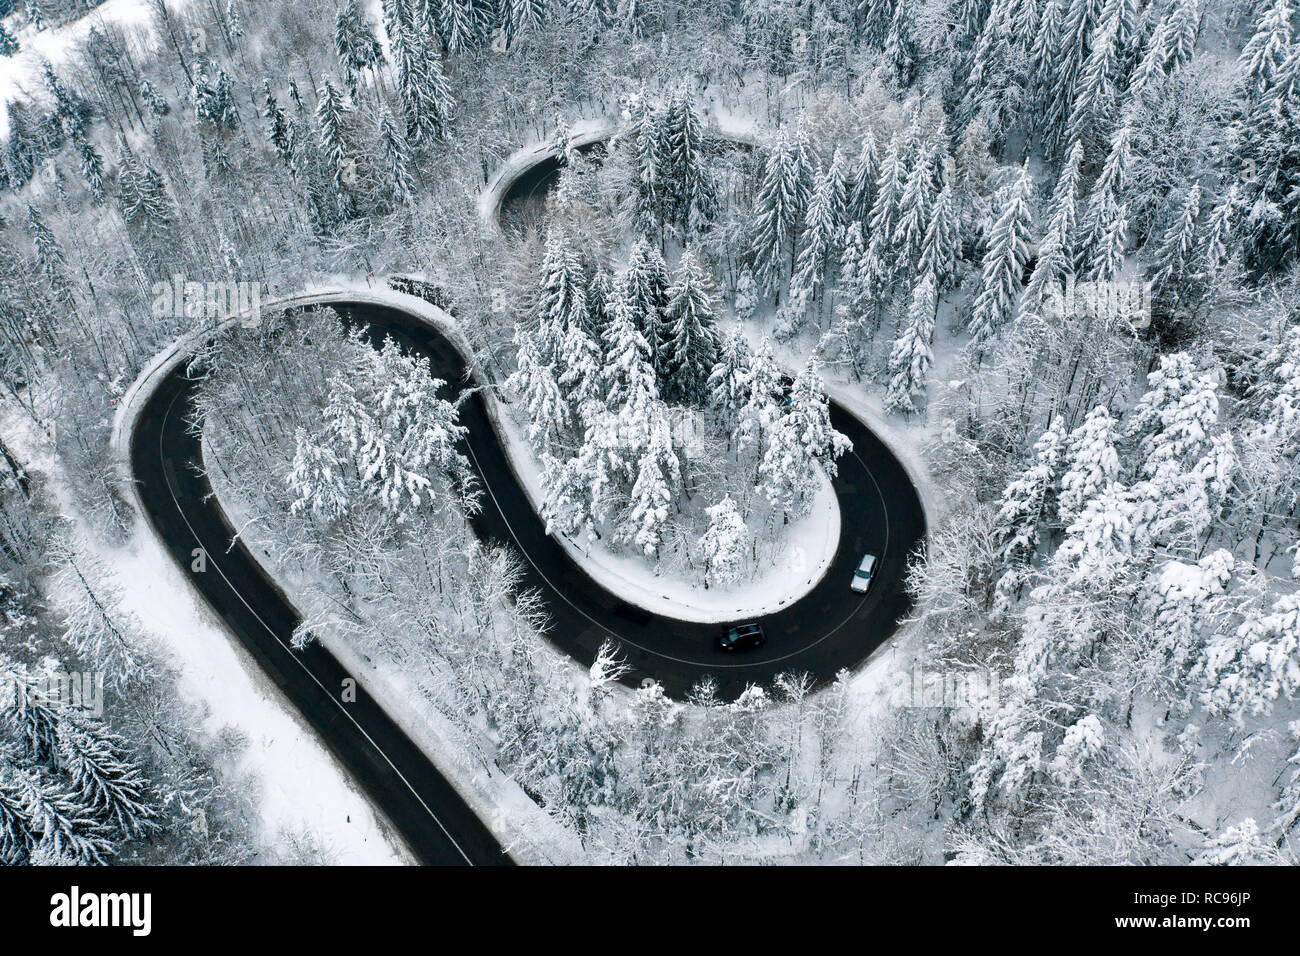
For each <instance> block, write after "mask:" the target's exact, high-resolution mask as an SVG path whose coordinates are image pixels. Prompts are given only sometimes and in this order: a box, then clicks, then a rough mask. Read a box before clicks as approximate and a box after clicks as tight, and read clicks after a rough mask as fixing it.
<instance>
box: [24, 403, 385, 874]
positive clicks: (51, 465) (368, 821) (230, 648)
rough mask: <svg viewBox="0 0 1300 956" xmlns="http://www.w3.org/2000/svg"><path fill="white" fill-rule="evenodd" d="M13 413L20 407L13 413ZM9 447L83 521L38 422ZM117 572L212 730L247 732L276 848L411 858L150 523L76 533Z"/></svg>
mask: <svg viewBox="0 0 1300 956" xmlns="http://www.w3.org/2000/svg"><path fill="white" fill-rule="evenodd" d="M9 411H12V409H9ZM0 428H2V429H3V432H4V436H5V441H6V444H8V445H9V447H10V448H11V449H12V450H13V451H14V452H15V453H16V454H17V455H18V456H19V457H21V458H22V460H23V463H24V466H25V467H27V468H28V469H29V470H31V471H33V472H41V473H43V474H45V475H46V476H47V477H48V479H49V486H50V489H51V491H52V492H53V493H54V494H55V495H56V496H57V498H58V501H59V506H60V510H61V511H62V512H63V513H64V514H66V515H69V516H71V517H73V518H74V519H75V518H76V515H77V504H76V501H75V500H73V497H72V495H71V493H70V492H69V491H68V490H67V485H66V482H65V481H64V480H63V477H62V468H61V465H60V463H59V461H58V459H57V457H56V456H55V455H54V453H53V450H52V449H51V448H50V447H49V444H48V442H47V440H46V439H45V437H44V436H43V435H41V434H40V432H39V430H38V429H37V428H35V426H33V425H32V423H31V421H30V419H26V418H23V417H21V416H19V415H17V414H12V415H5V416H3V418H2V419H0ZM77 540H78V545H79V546H80V547H85V548H87V549H90V550H93V552H94V554H95V557H96V558H98V559H99V560H100V562H101V563H102V564H103V565H104V566H105V567H106V568H108V569H110V570H111V572H112V575H113V578H114V584H115V585H116V586H117V588H118V589H120V592H121V596H122V597H121V603H120V610H121V611H122V612H123V613H124V614H126V615H127V616H131V617H134V618H135V619H136V620H138V621H139V622H140V625H141V627H142V629H143V631H144V632H145V634H146V635H148V636H149V637H151V638H153V639H154V640H155V641H156V644H157V646H158V647H159V648H161V649H162V650H163V652H164V653H165V654H166V656H167V658H168V663H170V664H171V665H172V666H174V667H175V668H176V670H177V671H178V672H179V678H178V687H179V689H180V691H181V693H182V694H183V695H184V696H185V698H186V699H187V700H192V701H195V702H197V703H199V704H200V705H202V706H203V708H204V710H205V712H206V715H207V716H206V719H205V721H204V724H203V726H202V728H201V730H202V732H203V733H206V734H209V735H213V736H215V735H216V734H218V733H219V732H221V731H222V730H223V729H225V728H233V729H234V730H236V731H238V732H239V734H240V736H241V737H242V738H243V741H244V746H243V747H242V749H241V751H240V756H239V762H238V763H237V764H236V765H235V766H234V767H232V768H230V769H231V770H232V771H233V772H234V774H235V776H236V778H239V779H244V780H248V781H250V782H251V783H252V784H253V785H254V786H255V787H256V788H257V795H256V806H257V808H258V813H259V817H260V824H261V827H260V829H261V832H260V834H259V836H260V838H261V840H262V842H263V843H264V844H265V846H267V847H269V848H275V847H276V846H277V845H279V844H281V843H283V842H284V839H285V838H286V837H292V838H295V839H299V838H302V837H303V836H304V835H306V836H308V838H309V840H310V841H311V842H315V843H316V844H318V845H319V846H320V847H321V848H322V849H323V850H324V851H325V853H326V854H327V856H328V858H329V859H330V860H331V861H332V862H335V863H340V864H352V865H380V864H394V863H402V862H405V860H404V856H403V851H402V850H401V849H399V847H398V845H397V844H396V843H393V842H390V840H389V837H388V835H387V834H386V832H385V829H384V827H383V826H382V825H381V823H380V822H379V819H378V817H377V816H376V815H375V813H374V811H373V810H372V809H371V807H370V805H369V803H368V802H367V800H366V798H365V797H364V796H362V794H361V793H360V792H359V791H358V790H356V788H355V787H354V786H353V785H352V782H351V780H350V778H349V777H348V776H347V774H346V773H345V772H344V771H343V768H342V767H341V766H340V765H339V764H338V763H337V762H336V761H335V760H334V758H333V757H332V756H331V755H330V754H329V752H328V751H327V750H326V749H325V748H324V747H323V746H322V745H321V744H320V742H319V741H317V740H316V738H315V737H314V736H313V735H312V734H310V733H304V732H303V726H302V724H301V723H299V721H298V720H297V718H296V717H295V715H294V713H293V711H292V710H291V709H290V708H289V707H288V706H287V705H286V704H285V702H284V700H283V698H282V697H281V696H280V694H279V692H278V691H277V690H276V689H275V687H274V686H273V685H272V684H271V683H270V681H268V680H267V679H266V677H265V676H263V674H262V672H261V669H260V668H259V667H258V666H257V664H256V663H255V662H254V661H253V660H252V658H251V657H249V656H248V655H247V654H246V653H245V652H244V651H243V649H242V648H239V647H237V646H236V644H235V642H234V641H233V640H231V639H230V638H229V637H228V636H227V635H226V633H225V630H224V628H223V627H222V625H221V623H220V621H219V620H218V619H217V618H216V616H215V615H213V614H212V612H211V610H210V609H209V608H208V607H207V605H206V604H204V603H203V601H202V599H200V598H199V597H198V595H197V594H195V592H194V591H193V590H192V589H191V587H190V585H189V582H188V581H186V580H185V578H184V575H183V574H182V573H181V571H180V570H179V569H178V568H177V566H176V562H175V561H173V560H172V558H171V556H170V555H168V554H167V553H166V552H165V551H163V549H162V547H161V546H160V545H159V544H158V542H157V540H156V539H155V538H154V536H153V534H152V533H151V532H150V531H149V529H148V528H147V526H146V525H145V524H144V523H143V522H141V523H140V524H138V525H137V526H136V530H135V533H134V534H133V535H132V536H131V538H130V539H128V541H127V542H126V544H125V545H123V546H121V547H112V546H109V545H106V544H103V543H101V542H98V541H94V540H92V537H91V536H90V535H86V534H81V535H78V536H77Z"/></svg>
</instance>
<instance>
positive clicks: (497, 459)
mask: <svg viewBox="0 0 1300 956" xmlns="http://www.w3.org/2000/svg"><path fill="white" fill-rule="evenodd" d="M356 299H357V297H353V298H349V297H348V294H347V293H340V295H339V297H338V299H337V300H331V301H329V303H328V304H329V305H330V306H331V307H332V308H334V309H335V310H336V311H338V312H339V314H340V315H342V316H343V318H344V319H345V320H347V321H348V322H350V323H356V324H358V325H361V326H363V327H365V328H366V330H367V334H368V336H369V337H370V338H371V340H372V341H374V342H376V343H377V342H379V341H381V340H382V339H383V338H384V337H385V336H391V337H392V338H393V339H394V340H396V341H397V342H398V343H399V344H401V345H402V346H404V347H405V348H407V349H409V350H411V351H414V352H417V353H418V354H420V355H423V356H426V357H427V358H428V359H429V361H430V365H431V371H432V373H433V374H434V375H435V376H437V377H439V378H441V379H443V380H444V381H446V382H447V383H448V388H447V392H448V394H446V395H445V397H447V398H449V399H451V400H453V401H454V400H456V399H457V398H460V397H462V392H465V391H469V394H468V395H464V396H463V397H464V401H463V402H461V405H460V411H461V421H462V423H463V424H464V425H465V426H466V427H467V429H468V435H467V438H466V440H465V448H464V451H465V453H466V455H467V456H468V457H469V459H470V461H471V463H472V464H473V466H474V468H475V470H476V472H477V477H478V478H479V479H480V481H481V482H482V487H483V490H484V494H483V501H482V504H483V507H482V509H481V511H480V512H479V513H478V514H477V515H476V516H475V518H474V519H473V526H474V530H475V532H476V533H477V534H478V535H479V536H480V538H482V539H483V540H495V541H499V542H504V543H507V544H510V545H512V546H513V547H515V548H516V549H517V550H518V551H519V552H520V553H521V555H522V556H523V557H524V559H525V560H524V566H525V576H524V580H523V582H522V585H523V586H524V587H529V588H536V589H537V590H539V591H540V592H541V593H542V595H543V597H544V598H545V601H546V604H547V608H548V610H549V612H550V616H551V624H552V627H551V631H550V634H549V638H550V640H552V641H553V642H554V643H555V644H556V646H558V647H559V648H560V649H561V650H563V651H564V652H566V653H568V654H569V655H570V656H572V657H573V658H574V659H575V660H576V661H578V662H579V663H581V664H583V665H589V664H590V663H591V661H592V660H593V659H594V657H595V654H596V652H597V650H598V649H599V648H600V646H601V644H603V643H604V642H605V641H606V640H607V639H610V638H613V639H614V640H616V641H617V642H618V644H619V645H620V646H621V648H622V651H623V654H624V657H625V658H626V660H627V663H628V664H629V665H630V666H631V671H630V673H629V674H628V676H627V677H626V678H625V679H626V681H627V682H628V683H630V684H633V685H635V684H637V683H639V682H640V681H642V680H643V679H644V678H646V677H651V678H653V679H655V680H657V681H658V682H659V683H660V684H661V685H663V687H664V688H665V690H666V691H667V692H668V693H669V694H672V695H676V696H681V695H683V694H685V693H686V692H687V691H688V690H689V689H690V687H691V686H692V685H693V684H694V683H695V682H696V681H698V680H699V679H700V678H702V677H705V676H712V677H713V678H714V679H715V680H716V682H717V684H718V689H719V691H720V692H721V693H722V694H723V695H725V696H728V697H734V696H735V695H737V694H739V693H740V691H741V690H743V689H744V687H745V686H746V685H748V684H751V683H763V682H766V681H770V680H771V679H772V678H774V677H775V676H776V675H778V674H780V673H782V672H807V673H809V674H811V675H812V676H813V677H814V678H815V679H816V680H817V682H818V683H819V684H820V683H825V682H827V681H829V680H831V679H833V678H834V676H835V675H836V673H837V672H839V671H840V670H841V669H843V668H853V667H855V666H857V665H858V664H860V663H861V662H862V661H863V660H865V659H866V658H867V657H868V656H869V655H870V654H871V652H872V651H874V650H875V649H876V648H877V647H878V646H880V645H881V644H882V643H883V642H884V641H885V640H887V639H888V638H889V636H890V635H891V634H893V633H894V631H895V630H896V628H897V626H898V622H899V620H900V619H901V618H903V617H904V616H905V615H906V614H907V612H908V611H909V609H910V600H909V597H908V595H907V592H906V589H905V587H904V571H905V567H906V562H907V558H908V556H909V555H910V554H911V553H912V552H913V551H914V550H915V549H916V548H917V547H918V546H920V544H921V543H922V541H923V540H924V537H925V515H924V510H923V507H922V504H921V500H920V498H919V495H918V493H917V490H916V488H915V487H914V485H913V484H912V482H911V480H910V478H909V476H908V473H907V470H906V469H905V468H904V466H903V465H902V463H901V462H899V460H898V459H897V458H895V457H894V455H893V454H892V453H891V452H890V451H889V449H888V448H887V447H886V445H885V444H884V443H883V442H882V441H881V440H880V439H879V438H878V437H877V436H876V435H875V434H874V433H873V432H872V431H871V429H870V428H868V427H867V425H866V424H865V423H863V422H862V421H861V420H860V419H859V418H857V417H856V416H854V415H853V414H851V413H850V412H848V411H847V410H846V409H845V408H843V407H842V406H841V405H839V404H838V403H836V402H833V401H832V403H831V421H832V424H834V426H835V427H836V428H838V429H839V430H840V431H841V432H843V433H844V434H845V435H847V436H848V437H849V439H850V441H851V442H852V450H851V451H850V452H849V453H848V454H846V455H845V456H844V457H843V458H842V459H841V460H840V462H839V470H838V474H837V476H836V477H835V478H834V480H833V482H832V485H833V488H834V491H835V495H836V498H837V500H838V504H839V508H840V529H841V530H840V540H839V543H838V546H837V548H836V550H835V554H834V557H833V558H832V560H831V563H830V565H829V568H828V570H827V572H826V574H825V575H824V576H823V577H822V578H821V580H820V581H819V582H818V583H817V584H815V585H814V586H813V588H812V590H810V591H809V592H808V593H806V594H805V595H804V596H803V597H801V598H799V599H798V600H795V601H793V602H792V603H790V604H789V605H787V606H786V607H784V608H782V609H781V610H779V611H776V612H774V613H771V614H768V615H765V616H763V617H761V618H760V619H759V620H760V622H761V623H762V625H763V628H764V631H765V632H766V634H767V643H766V645H765V646H763V647H762V648H759V649H758V650H756V651H751V652H748V653H745V654H741V655H736V656H731V655H728V654H726V653H724V652H722V651H720V650H719V649H718V647H717V644H716V638H717V635H718V633H719V630H720V627H721V626H720V625H717V624H699V623H692V622H687V621H680V620H675V619H673V618H670V617H665V616H661V615H656V614H653V613H650V612H648V611H646V610H644V609H642V608H640V607H638V606H636V605H634V604H631V603H630V602H628V601H625V600H623V599H622V598H620V597H619V596H618V595H616V594H613V593H611V592H610V591H608V590H606V589H605V588H604V587H602V586H601V585H600V584H598V583H597V582H595V581H594V580H592V579H591V578H590V577H589V576H588V575H587V574H586V573H585V572H584V571H583V570H582V569H581V568H580V567H579V566H578V565H577V564H575V563H574V562H573V560H572V559H571V558H570V557H569V555H568V553H567V552H566V551H565V549H564V548H563V547H562V546H561V544H560V543H558V542H557V541H556V540H555V539H554V538H552V537H550V536H548V535H547V534H546V529H545V525H544V523H543V521H542V519H541V517H540V516H539V515H538V514H537V512H536V510H535V509H534V508H533V506H532V503H531V499H530V498H529V496H528V494H527V492H526V491H525V490H524V488H523V487H522V486H521V485H520V483H519V480H518V478H517V477H516V474H515V472H514V470H513V469H512V468H511V467H510V464H509V462H508V460H507V452H506V450H505V445H504V442H503V441H502V439H501V436H500V435H498V433H497V431H496V425H495V424H494V420H493V417H492V415H491V414H490V413H489V409H488V406H487V402H488V401H489V400H490V399H488V398H487V397H486V396H485V394H484V392H483V390H481V389H473V388H472V386H473V385H474V384H475V378H474V376H473V375H471V372H470V368H469V365H468V363H467V360H466V357H465V356H464V355H463V354H462V353H461V351H460V350H459V349H458V348H457V347H456V345H454V344H453V343H452V341H451V340H450V339H449V338H448V336H447V335H445V334H443V332H442V331H440V330H439V329H438V328H436V327H434V326H433V325H432V324H431V323H430V322H429V321H428V320H426V319H425V318H423V317H422V316H421V315H420V314H419V312H418V310H416V309H410V310H408V309H404V308H400V307H398V306H396V305H393V304H387V303H386V304H378V303H376V302H371V301H357V300H356ZM151 384H152V389H151V391H149V392H148V394H147V395H145V396H144V397H142V398H141V400H140V406H139V409H138V413H137V415H136V417H135V419H134V426H133V429H132V431H131V433H130V435H129V459H130V467H131V471H132V476H133V478H134V480H135V482H136V490H137V495H138V500H139V502H140V504H141V506H142V508H143V510H144V512H145V514H146V516H147V517H148V520H149V523H150V524H151V526H152V528H153V530H154V531H155V532H156V534H157V536H158V537H159V539H160V540H161V542H162V544H163V546H164V547H165V548H166V549H167V550H168V551H169V552H170V553H171V554H172V555H173V557H174V558H175V559H176V560H177V561H178V562H179V563H180V566H181V568H182V570H183V572H184V573H186V574H187V575H188V576H189V579H190V580H191V581H192V582H193V584H194V586H195V587H196V588H197V589H198V591H199V592H200V593H201V594H202V595H203V597H204V598H205V599H206V601H207V602H208V603H209V604H210V605H211V607H212V609H213V610H214V611H215V612H216V614H217V615H218V616H219V617H220V618H221V619H222V620H223V621H224V622H225V624H226V626H227V627H228V628H229V629H230V631H231V632H232V633H233V634H234V635H235V636H236V637H238V639H239V641H240V643H241V644H242V645H243V647H244V648H245V649H246V650H247V651H248V652H249V653H250V654H251V655H252V657H253V658H254V659H255V660H256V661H257V663H258V665H259V666H260V667H261V668H262V669H263V670H264V671H265V673H266V675H267V676H268V677H269V678H270V679H271V680H272V681H273V682H274V683H275V684H276V685H277V686H278V687H279V688H280V689H281V690H282V691H283V692H284V694H285V695H286V696H287V697H288V698H289V700H291V701H292V702H293V704H294V705H295V706H296V707H297V709H298V711H299V712H300V714H301V715H302V717H303V719H304V720H305V721H306V723H307V724H308V725H310V726H311V727H312V728H313V729H314V730H315V731H316V732H317V733H318V734H319V735H320V737H321V739H322V740H323V741H324V742H325V744H326V745H327V746H328V747H330V749H331V750H332V751H333V753H334V754H335V756H336V757H337V758H338V759H339V760H340V762H341V763H342V764H343V765H344V766H345V767H346V768H347V769H348V770H349V772H351V773H352V774H353V776H354V778H355V779H356V781H357V782H358V784H359V785H360V786H361V787H363V788H364V789H365V791H366V792H367V794H368V795H369V796H370V798H371V800H372V801H373V802H374V804H375V805H376V806H377V807H379V809H380V810H381V811H382V812H383V813H384V814H385V815H386V816H387V817H388V819H389V820H390V822H391V823H392V824H393V826H394V827H395V828H396V830H397V831H398V832H399V833H400V834H401V835H402V837H403V838H404V840H405V841H406V843H407V845H408V847H409V848H410V849H411V851H412V853H413V854H414V855H415V857H416V858H417V859H418V860H419V861H420V862H422V863H427V864H440V865H463V864H471V865H474V864H503V863H510V862H511V860H510V857H509V855H508V854H507V853H506V851H505V850H504V849H503V847H502V846H501V845H500V843H499V842H498V841H497V839H496V838H495V837H494V836H493V834H492V832H491V831H490V830H489V829H488V827H487V826H486V825H485V824H484V823H483V822H482V820H480V819H479V817H478V816H476V814H475V813H474V811H473V810H472V809H471V808H470V807H469V806H468V805H467V804H466V802H465V801H464V799H463V798H462V797H461V795H460V794H459V792H458V791H457V790H456V788H455V787H454V786H452V784H451V783H450V782H449V781H448V780H447V779H446V778H445V777H444V776H443V775H442V774H441V773H440V772H439V771H438V769H437V768H436V767H435V766H434V764H433V763H432V761H431V760H430V759H429V757H428V756H427V755H426V754H425V753H424V752H422V751H421V749H420V747H419V746H418V745H417V744H416V743H415V742H413V741H412V740H411V738H410V737H409V736H408V735H407V734H406V733H405V732H404V731H403V730H402V728H401V727H400V726H399V725H398V724H397V722H396V721H394V720H393V719H392V718H391V717H390V716H389V715H388V713H387V712H386V711H385V709H384V707H383V705H382V704H381V703H380V702H379V701H377V700H375V699H374V698H373V697H371V696H370V695H369V694H368V693H367V692H366V690H365V688H364V687H363V686H362V685H361V683H360V681H357V682H356V691H355V692H356V698H357V699H356V700H355V701H348V702H345V701H344V700H343V695H342V689H343V687H344V681H345V680H347V679H348V678H350V677H352V676H353V675H351V674H349V673H348V671H347V670H346V669H345V668H344V667H343V666H342V665H341V664H340V663H339V661H338V660H337V659H336V658H335V657H333V655H331V654H330V653H329V652H328V651H327V650H326V649H325V648H324V647H322V646H321V644H320V643H319V642H314V643H312V644H311V645H310V646H308V647H307V648H305V649H302V650H295V649H294V648H293V647H292V646H291V644H290V638H291V636H292V634H293V631H294V628H295V626H296V625H297V624H298V622H299V620H300V617H299V614H298V611H297V610H296V609H295V608H294V606H293V604H292V602H291V601H290V599H289V597H288V596H287V595H286V594H285V593H284V592H283V591H281V590H280V588H279V587H277V585H276V584H275V583H274V582H273V581H272V580H271V579H270V578H269V577H268V576H267V575H266V573H265V572H264V571H263V569H262V567H261V565H260V564H259V563H258V561H257V560H255V559H254V558H253V556H252V555H251V554H250V553H249V552H248V550H247V549H246V548H245V546H244V543H243V539H242V538H240V539H236V537H235V533H234V530H233V528H232V526H231V522H230V520H229V518H228V517H227V515H226V514H225V512H224V511H223V510H222V507H221V504H220V502H219V501H218V500H217V498H216V496H215V494H213V490H212V486H211V484H210V483H209V481H208V479H207V477H206V476H205V475H204V473H203V450H202V444H201V442H200V440H199V437H198V435H197V434H196V433H195V429H194V428H193V427H192V422H193V420H194V418H195V405H194V398H195V390H196V387H197V382H196V381H195V380H194V379H192V378H190V377H189V371H188V366H187V363H186V362H179V363H175V364H174V365H173V366H172V367H171V368H170V371H166V372H162V373H160V374H159V375H157V376H155V378H154V380H153V381H152V383H151ZM232 541H233V542H234V543H233V546H232ZM196 548H202V549H203V550H204V552H206V556H207V571H206V572H205V573H202V574H194V573H190V567H191V562H192V561H193V557H194V552H195V549H196ZM868 551H871V552H873V553H875V554H876V555H878V557H879V563H878V567H877V572H876V579H875V582H874V583H873V586H872V588H871V589H870V590H869V591H868V592H867V593H866V594H865V595H862V594H857V593H855V592H853V591H852V590H850V588H849V582H850V579H851V577H852V574H853V571H854V569H855V568H856V566H857V564H858V562H859V561H860V560H861V557H862V555H863V554H864V553H866V552H868Z"/></svg>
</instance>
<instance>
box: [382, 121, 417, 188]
mask: <svg viewBox="0 0 1300 956" xmlns="http://www.w3.org/2000/svg"><path fill="white" fill-rule="evenodd" d="M378 138H379V145H380V147H381V148H382V149H383V151H384V159H385V160H387V163H386V167H385V168H386V169H387V170H388V174H389V178H388V191H389V193H390V195H391V196H392V198H393V201H394V202H396V203H399V204H401V205H403V206H409V205H411V203H412V202H413V201H414V199H415V190H416V184H415V177H414V176H413V175H412V173H411V148H410V146H409V144H408V143H407V142H406V136H405V135H403V133H402V131H401V130H400V129H398V126H397V120H396V119H394V118H393V114H392V113H391V112H390V111H389V110H388V108H387V107H383V108H382V109H381V110H380V112H379V137H378Z"/></svg>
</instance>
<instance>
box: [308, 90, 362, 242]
mask: <svg viewBox="0 0 1300 956" xmlns="http://www.w3.org/2000/svg"><path fill="white" fill-rule="evenodd" d="M347 109H348V108H347V106H346V105H345V104H344V102H343V97H342V96H341V95H340V94H339V91H338V90H337V89H335V87H334V84H333V83H332V82H330V78H329V77H328V76H327V77H325V78H324V79H323V80H322V81H321V86H320V89H318V90H317V91H316V123H317V126H318V130H319V136H320V149H321V153H322V155H323V156H324V157H325V162H326V163H327V165H328V168H329V172H330V180H331V182H332V184H333V191H334V196H333V200H334V204H335V208H336V209H337V210H338V215H339V218H340V219H345V220H346V219H350V218H352V214H353V208H354V207H353V201H352V188H351V183H350V181H349V180H350V179H351V178H352V176H351V175H350V174H349V172H348V170H349V169H354V168H355V167H354V166H352V165H351V164H353V163H355V160H353V159H352V158H351V157H349V156H348V154H347V146H346V144H345V143H344V140H343V114H344V113H345V112H347Z"/></svg>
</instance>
